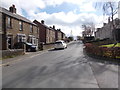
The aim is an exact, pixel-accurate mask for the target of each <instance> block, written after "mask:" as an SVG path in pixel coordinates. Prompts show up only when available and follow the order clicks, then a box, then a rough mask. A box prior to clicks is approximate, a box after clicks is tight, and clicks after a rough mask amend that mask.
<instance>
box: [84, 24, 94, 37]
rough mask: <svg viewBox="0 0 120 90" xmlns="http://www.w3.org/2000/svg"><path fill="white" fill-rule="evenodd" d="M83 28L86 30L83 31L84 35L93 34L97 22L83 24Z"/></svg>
mask: <svg viewBox="0 0 120 90" xmlns="http://www.w3.org/2000/svg"><path fill="white" fill-rule="evenodd" d="M82 28H83V30H84V31H83V32H82V35H83V37H86V36H92V34H93V32H94V31H95V24H94V23H93V22H89V23H87V22H86V23H85V24H83V25H82Z"/></svg>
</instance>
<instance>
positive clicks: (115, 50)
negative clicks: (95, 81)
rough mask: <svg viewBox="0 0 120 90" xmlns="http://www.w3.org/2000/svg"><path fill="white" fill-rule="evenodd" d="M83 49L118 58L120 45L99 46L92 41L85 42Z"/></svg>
mask: <svg viewBox="0 0 120 90" xmlns="http://www.w3.org/2000/svg"><path fill="white" fill-rule="evenodd" d="M85 50H86V52H87V53H89V54H92V55H96V56H101V57H109V58H120V47H110V48H108V47H99V46H97V45H94V44H92V43H86V44H85Z"/></svg>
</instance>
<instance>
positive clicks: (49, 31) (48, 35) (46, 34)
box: [33, 20, 55, 44]
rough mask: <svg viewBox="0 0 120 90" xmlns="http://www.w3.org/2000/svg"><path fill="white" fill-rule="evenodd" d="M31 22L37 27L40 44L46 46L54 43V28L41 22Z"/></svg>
mask: <svg viewBox="0 0 120 90" xmlns="http://www.w3.org/2000/svg"><path fill="white" fill-rule="evenodd" d="M33 22H34V23H35V24H37V25H38V27H39V38H40V42H41V43H44V44H48V43H54V42H55V30H54V28H52V27H48V26H47V25H45V23H44V21H43V20H41V22H39V21H37V20H34V21H33Z"/></svg>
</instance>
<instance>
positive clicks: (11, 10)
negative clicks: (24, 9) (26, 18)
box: [9, 4, 16, 13]
mask: <svg viewBox="0 0 120 90" xmlns="http://www.w3.org/2000/svg"><path fill="white" fill-rule="evenodd" d="M9 11H10V12H12V13H16V8H15V5H14V4H13V5H12V6H11V7H10V8H9Z"/></svg>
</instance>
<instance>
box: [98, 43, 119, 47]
mask: <svg viewBox="0 0 120 90" xmlns="http://www.w3.org/2000/svg"><path fill="white" fill-rule="evenodd" d="M113 46H114V44H108V45H101V46H100V47H108V48H110V47H113ZM114 47H120V43H117V44H116V45H115V46H114Z"/></svg>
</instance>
